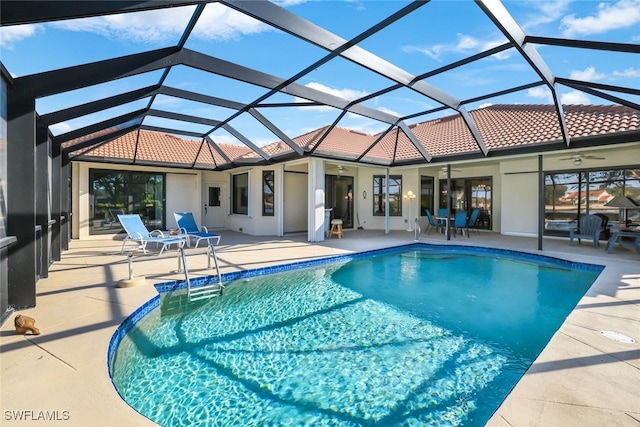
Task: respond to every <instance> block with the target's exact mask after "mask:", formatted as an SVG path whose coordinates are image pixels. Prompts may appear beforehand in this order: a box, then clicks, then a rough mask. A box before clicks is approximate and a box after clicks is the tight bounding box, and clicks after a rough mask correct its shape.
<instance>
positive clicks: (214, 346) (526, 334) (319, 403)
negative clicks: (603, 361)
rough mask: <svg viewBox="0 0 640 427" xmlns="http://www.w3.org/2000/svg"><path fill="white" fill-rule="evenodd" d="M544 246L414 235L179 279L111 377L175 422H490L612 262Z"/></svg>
mask: <svg viewBox="0 0 640 427" xmlns="http://www.w3.org/2000/svg"><path fill="white" fill-rule="evenodd" d="M535 260H540V261H541V262H533V261H532V257H531V256H529V257H526V258H519V257H517V256H511V255H508V256H507V255H505V254H494V255H488V254H486V253H485V254H483V256H478V255H477V254H476V253H474V252H473V250H471V249H460V248H457V249H456V248H438V249H437V251H434V250H408V251H404V252H397V253H392V254H383V255H378V256H373V257H366V258H358V259H354V260H351V261H342V262H338V263H333V264H326V265H322V266H319V267H315V268H313V269H301V270H297V271H292V272H286V273H278V274H270V275H266V276H262V277H254V278H251V279H243V280H239V281H237V282H235V283H233V284H231V285H230V286H228V287H227V289H226V290H225V293H224V295H223V296H222V297H218V298H213V299H211V300H208V301H204V302H197V303H191V304H187V303H186V298H185V295H184V292H183V291H177V292H169V293H165V294H163V295H162V296H161V298H160V301H159V306H158V307H157V308H156V309H154V310H151V311H150V312H149V314H147V315H146V316H145V317H144V318H143V319H142V320H141V321H139V322H137V323H136V324H135V326H134V327H133V328H132V329H131V330H129V332H128V333H127V334H126V335H125V336H124V337H123V338H122V340H121V341H120V342H119V345H118V347H117V350H115V352H114V354H113V357H112V360H111V375H112V380H113V383H114V385H115V386H116V388H117V390H118V392H119V393H120V395H121V396H122V397H123V398H124V400H125V401H126V402H127V403H128V404H129V405H131V406H132V407H133V408H134V409H135V410H137V411H138V412H140V413H141V414H143V415H145V416H146V417H148V418H150V419H151V420H153V421H155V422H157V423H158V424H160V425H165V426H183V425H184V426H191V425H212V426H214V425H220V426H241V425H242V426H248V425H251V426H263V425H264V426H266V425H269V426H276V425H282V426H285V425H286V426H299V425H300V426H302V425H307V426H325V425H326V426H360V425H363V426H369V425H372V426H373V425H379V426H396V425H397V426H412V425H452V426H457V425H464V426H480V425H484V424H485V423H486V421H487V420H488V419H489V418H490V417H491V415H492V414H493V412H494V411H495V410H496V409H497V407H498V406H499V405H500V403H501V402H502V400H504V398H505V397H506V395H507V394H508V393H509V391H510V390H511V388H512V387H513V386H514V385H515V383H516V382H517V381H518V380H519V379H520V377H521V376H522V374H523V373H524V372H525V371H526V369H527V368H528V367H529V365H530V364H531V363H532V362H533V360H534V359H535V358H536V356H537V355H538V354H539V353H540V351H541V350H542V349H543V347H544V346H545V344H546V343H547V342H548V341H549V339H550V338H551V336H552V335H553V334H554V332H555V331H556V330H557V329H558V327H559V326H560V325H561V324H562V322H563V321H564V319H565V318H566V316H567V315H568V313H570V312H571V310H572V309H573V307H574V306H575V305H576V303H577V301H578V300H579V299H580V298H581V297H582V295H583V294H584V293H585V292H586V290H587V289H588V288H589V286H590V285H591V284H592V283H593V281H594V280H595V278H596V277H597V275H598V274H599V271H600V270H599V269H597V268H586V267H585V268H583V267H580V266H578V265H571V264H568V263H563V262H559V261H555V260H551V259H549V260H543V259H542V258H540V257H536V258H535ZM589 267H593V266H589Z"/></svg>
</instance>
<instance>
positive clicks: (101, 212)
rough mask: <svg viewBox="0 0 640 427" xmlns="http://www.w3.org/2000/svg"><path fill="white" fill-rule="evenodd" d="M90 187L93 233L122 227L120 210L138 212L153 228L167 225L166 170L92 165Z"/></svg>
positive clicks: (124, 212) (109, 231)
mask: <svg viewBox="0 0 640 427" xmlns="http://www.w3.org/2000/svg"><path fill="white" fill-rule="evenodd" d="M89 188H90V190H89V192H90V201H91V202H90V203H91V204H90V206H89V209H90V212H89V217H90V225H89V234H113V233H118V232H119V231H122V227H121V226H120V223H119V222H118V214H138V215H140V217H141V218H142V221H143V222H144V224H145V225H146V226H147V227H148V228H149V229H156V228H158V229H163V228H165V227H164V225H165V210H164V200H165V197H166V196H165V175H164V174H159V173H146V172H132V171H118V170H98V169H91V170H90V171H89Z"/></svg>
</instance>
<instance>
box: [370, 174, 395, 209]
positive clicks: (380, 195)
mask: <svg viewBox="0 0 640 427" xmlns="http://www.w3.org/2000/svg"><path fill="white" fill-rule="evenodd" d="M389 181H390V183H389V216H390V217H391V216H394V217H395V216H400V217H401V216H402V175H389ZM392 182H393V184H392ZM386 188H387V186H386V175H373V191H372V193H373V194H372V197H371V199H372V204H373V216H385V215H386V207H387V206H386V203H387V198H386V193H385V191H386ZM392 188H397V191H394V190H392ZM392 191H394V192H393V193H392Z"/></svg>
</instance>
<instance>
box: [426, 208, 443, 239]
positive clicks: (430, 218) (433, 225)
mask: <svg viewBox="0 0 640 427" xmlns="http://www.w3.org/2000/svg"><path fill="white" fill-rule="evenodd" d="M425 214H426V215H427V219H428V221H429V222H427V226H426V227H425V229H424V233H425V234H429V232H430V231H431V229H432V228H435V229H436V230H438V231H440V227H442V223H441V222H440V221H436V220H435V219H433V215H432V214H431V211H430V210H429V209H425Z"/></svg>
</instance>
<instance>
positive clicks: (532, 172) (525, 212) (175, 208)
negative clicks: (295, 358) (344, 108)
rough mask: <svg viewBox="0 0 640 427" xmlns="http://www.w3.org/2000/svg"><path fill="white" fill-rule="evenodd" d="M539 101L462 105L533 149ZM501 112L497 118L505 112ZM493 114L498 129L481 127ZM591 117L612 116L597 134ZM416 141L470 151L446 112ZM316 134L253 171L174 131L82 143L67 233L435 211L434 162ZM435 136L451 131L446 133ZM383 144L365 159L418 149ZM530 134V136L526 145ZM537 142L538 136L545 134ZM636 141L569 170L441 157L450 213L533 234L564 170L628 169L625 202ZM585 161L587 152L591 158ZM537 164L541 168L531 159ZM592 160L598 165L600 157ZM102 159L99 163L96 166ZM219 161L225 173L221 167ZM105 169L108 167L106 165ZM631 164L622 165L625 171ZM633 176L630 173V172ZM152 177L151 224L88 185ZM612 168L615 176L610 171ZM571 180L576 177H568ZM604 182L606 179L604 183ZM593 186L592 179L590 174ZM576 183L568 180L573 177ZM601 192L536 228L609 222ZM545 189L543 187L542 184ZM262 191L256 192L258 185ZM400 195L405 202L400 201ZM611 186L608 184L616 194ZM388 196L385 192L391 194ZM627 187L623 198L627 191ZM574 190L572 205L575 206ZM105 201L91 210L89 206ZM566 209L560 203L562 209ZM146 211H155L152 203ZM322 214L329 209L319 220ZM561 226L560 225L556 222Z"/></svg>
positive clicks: (491, 136) (247, 153)
mask: <svg viewBox="0 0 640 427" xmlns="http://www.w3.org/2000/svg"><path fill="white" fill-rule="evenodd" d="M550 110H551V107H549V106H516V107H513V108H511V107H510V108H506V107H505V106H495V107H488V108H485V109H483V110H478V111H474V112H471V114H472V116H473V117H474V120H475V121H476V122H477V123H478V127H479V128H480V129H481V130H482V131H483V132H484V131H485V130H486V132H487V133H486V135H484V134H483V137H484V140H485V141H486V143H487V144H488V145H490V146H491V147H494V148H495V147H505V148H508V147H515V146H518V147H522V146H525V145H527V144H531V145H534V144H535V145H536V146H537V147H540V146H541V145H543V144H545V143H553V142H556V141H557V140H558V139H559V138H560V135H559V130H558V129H557V124H556V123H555V121H554V119H553V115H552V112H551V111H550ZM566 110H567V112H568V114H569V116H568V117H569V119H568V120H567V123H568V127H569V128H570V129H572V130H573V131H574V132H575V133H574V134H572V135H571V136H572V138H575V139H579V138H584V137H589V136H591V137H592V136H593V135H594V133H598V132H600V133H601V134H602V135H603V136H606V134H607V133H609V132H611V131H614V132H619V131H621V132H626V131H634V130H635V129H638V113H637V112H635V111H634V110H631V109H626V108H621V107H601V106H598V107H594V106H571V107H566ZM507 117H508V120H507V119H506V118H507ZM496 121H498V122H500V121H502V123H501V126H499V127H496V126H495V125H491V123H495V122H496ZM532 122H536V123H537V126H536V130H537V132H538V133H537V134H535V135H534V136H532V135H531V133H530V132H531V131H530V129H529V128H530V126H528V125H527V124H528V123H532ZM600 122H606V123H617V124H618V126H619V127H617V128H614V127H611V126H609V127H608V128H607V130H606V131H604V130H602V129H603V126H601V123H600ZM412 131H413V132H415V134H416V135H418V137H419V139H420V142H421V143H422V144H423V147H424V148H425V149H426V150H428V151H429V152H430V153H432V155H433V156H434V158H435V157H436V156H437V155H445V154H451V153H455V152H460V153H464V152H465V150H468V151H475V150H477V147H476V146H475V145H474V144H473V141H472V140H471V139H470V138H469V137H468V135H466V134H465V128H464V125H463V123H462V121H461V120H459V119H457V118H456V117H455V116H451V117H445V118H441V119H437V120H434V121H430V122H424V123H419V124H416V125H414V126H412ZM322 132H326V129H325V128H323V129H318V130H317V131H313V132H309V133H308V134H305V135H302V136H300V137H298V138H294V141H295V142H296V144H298V146H300V147H301V148H302V149H303V150H305V151H309V150H311V149H314V150H315V153H318V151H323V152H325V153H327V154H329V153H330V154H331V157H327V158H326V159H321V158H317V157H301V158H294V159H292V160H283V161H281V162H278V163H275V164H264V163H265V162H262V163H260V162H256V164H255V165H254V166H248V165H242V166H237V167H234V165H233V163H234V162H235V161H236V160H237V159H246V158H251V157H253V158H258V156H257V155H256V153H255V152H253V151H252V150H250V149H249V148H247V147H240V146H234V145H224V144H216V145H215V149H212V148H211V146H210V145H208V144H206V143H204V142H203V141H194V140H188V139H180V138H177V137H175V136H173V135H169V134H164V133H158V132H152V131H144V130H140V131H136V132H131V133H128V134H126V135H124V136H122V137H120V138H117V139H115V140H113V141H111V142H109V143H106V144H103V145H100V146H99V147H97V148H94V149H91V150H82V151H81V152H80V153H78V154H77V155H74V156H72V166H73V168H72V182H73V187H72V193H73V194H74V195H77V197H74V198H73V207H72V210H73V212H74V215H73V220H72V236H73V238H79V239H90V238H92V236H101V235H103V234H105V233H106V234H115V233H117V232H119V231H121V230H120V229H119V227H116V228H114V227H113V224H112V223H111V222H109V218H108V216H107V211H106V207H105V206H107V205H109V206H112V207H114V208H124V209H125V210H126V211H129V212H133V211H136V212H138V213H139V214H140V215H141V216H142V217H143V218H146V219H147V220H149V221H152V223H153V226H154V227H156V228H163V229H171V228H175V227H176V224H175V221H174V219H173V215H172V213H173V212H179V211H191V212H194V214H195V216H196V218H197V219H198V220H199V222H200V223H201V224H203V225H206V226H208V227H210V228H214V229H227V230H234V231H238V232H242V233H247V234H250V235H256V236H259V235H266V236H283V235H285V234H287V233H307V236H308V240H309V241H321V240H323V239H324V238H325V234H326V230H327V228H328V227H327V224H326V221H328V220H329V219H331V218H340V219H343V220H345V228H346V229H350V228H351V229H354V228H357V227H358V226H360V227H363V228H365V229H374V230H380V231H381V232H385V231H388V230H406V229H412V227H413V224H414V222H415V219H416V218H418V220H419V222H420V223H421V224H424V223H425V221H426V216H425V209H430V210H431V211H432V212H435V211H436V209H438V208H446V197H444V198H443V197H442V194H443V192H446V178H447V174H446V171H443V164H442V163H440V164H438V163H436V164H434V165H431V164H411V163H408V164H407V165H406V166H396V167H384V166H382V165H376V164H373V163H371V164H366V163H363V162H356V161H354V160H355V158H356V157H357V156H362V154H363V152H364V150H365V149H366V147H369V146H370V145H371V143H372V141H374V140H376V139H377V138H379V135H366V134H363V133H360V132H354V131H351V130H349V129H343V128H334V129H333V130H331V131H330V132H329V133H328V135H327V136H326V137H325V138H324V139H323V140H322V141H320V142H318V140H319V135H321V134H322ZM446 132H450V134H447V133H446ZM436 137H437V138H442V139H443V140H445V141H446V143H444V144H435V143H433V144H432V142H431V141H432V140H433V138H436ZM384 138H386V139H387V140H388V141H387V142H388V143H387V144H385V141H384V139H383V143H381V144H378V145H377V146H376V147H375V148H374V149H373V150H371V151H369V152H367V153H366V154H365V156H364V157H369V158H371V159H378V160H385V161H387V160H389V159H391V158H392V157H393V156H395V157H393V158H394V160H396V162H398V160H400V161H402V160H404V161H407V162H412V161H415V159H416V158H417V157H419V156H420V153H419V152H418V150H416V149H415V147H414V146H413V145H412V144H411V142H410V141H409V140H408V139H407V138H404V139H403V138H402V137H400V138H396V137H394V136H389V135H387V136H385V137H384ZM535 138H539V139H540V140H536V139H535ZM545 138H546V139H545ZM638 145H639V142H632V143H626V144H619V145H607V146H602V147H598V148H597V149H592V150H591V151H590V153H593V152H595V153H597V154H598V156H597V157H598V159H596V160H590V159H585V160H584V161H583V162H581V163H580V164H579V165H576V164H574V163H575V162H570V161H567V154H566V153H564V152H557V151H554V152H549V153H532V154H528V155H527V154H519V155H512V156H504V157H496V158H491V157H489V158H485V159H474V160H472V161H464V160H461V161H460V162H455V163H453V162H452V163H451V164H450V167H451V169H452V171H451V175H450V178H451V179H452V198H451V199H452V200H451V203H452V204H451V207H450V208H451V209H452V210H454V211H455V210H459V209H464V210H467V211H470V210H471V209H472V208H474V207H478V208H481V209H482V212H483V215H484V217H483V218H484V219H483V223H482V224H479V226H480V228H482V229H485V230H487V231H493V232H499V233H502V234H508V235H520V236H536V235H537V233H538V224H539V221H540V219H539V213H538V212H539V210H540V209H539V200H538V197H537V194H538V187H539V180H540V174H542V175H545V174H546V175H547V176H551V175H553V174H559V175H562V176H563V175H566V174H577V173H583V174H584V173H591V174H592V175H593V174H596V173H600V174H602V173H605V174H606V173H609V172H607V171H611V170H614V171H618V172H619V173H618V172H616V173H618V175H619V176H627V177H628V179H627V180H626V181H624V186H625V188H627V189H628V194H629V195H630V196H631V197H640V195H639V194H635V193H634V191H636V190H634V189H638V188H639V187H640V185H638V184H637V183H638V182H640V181H636V180H637V178H638V177H637V176H636V177H635V178H633V176H634V173H635V174H637V173H638V168H639V167H640V150H639V147H638ZM263 150H264V151H265V152H268V153H270V154H274V153H281V154H282V153H284V154H286V153H287V152H291V151H292V150H291V148H289V147H288V146H287V145H286V144H284V143H283V142H282V141H279V142H276V143H273V144H270V145H267V146H265V147H263ZM594 157H595V156H594ZM540 158H541V160H542V165H541V169H539V168H540V165H539V160H540ZM600 159H602V160H600ZM102 160H105V161H108V162H103V161H102ZM225 163H226V167H228V168H227V169H224V170H215V169H220V166H221V165H223V164H225ZM109 171H110V172H109ZM624 171H631V172H624ZM634 171H635V172H634ZM108 172H109V173H112V174H119V173H124V172H127V173H133V174H139V175H144V174H149V176H153V175H154V174H159V175H160V176H162V177H163V180H164V181H163V189H162V194H161V195H157V196H156V197H155V198H154V200H160V202H156V204H159V205H162V207H161V209H160V210H158V211H157V215H154V216H153V218H152V219H150V215H149V214H148V212H147V210H148V209H149V208H148V207H146V206H145V211H142V210H139V209H138V210H136V208H134V206H133V205H134V203H132V202H131V199H133V198H135V196H134V195H130V196H129V199H128V200H127V201H126V203H125V202H122V201H120V202H118V200H115V199H114V200H112V201H111V202H109V201H105V200H102V202H101V201H100V197H102V198H103V199H104V197H105V196H104V195H102V196H100V195H99V194H97V193H99V192H98V190H97V188H98V184H96V182H97V179H96V178H94V175H95V174H97V173H99V174H102V175H105V174H107V173H108ZM616 173H614V175H615V174H616ZM387 176H389V177H390V178H389V181H390V182H392V183H393V184H394V185H392V188H391V189H390V191H389V193H390V196H391V198H392V200H389V206H390V207H393V206H394V203H395V204H396V205H397V207H395V208H394V209H391V212H390V214H389V216H386V215H384V209H382V210H381V209H379V208H380V206H381V204H382V205H385V204H386V203H387V201H386V200H384V188H380V185H381V183H383V181H385V179H386V177H387ZM576 179H578V178H576ZM607 179H608V180H610V178H607ZM594 182H595V181H594ZM576 185H577V184H576ZM593 185H598V186H602V188H596V189H590V190H588V192H587V191H586V190H585V189H584V188H583V189H582V190H581V191H569V189H570V188H569V187H566V188H567V191H565V192H564V193H563V194H562V195H561V196H560V197H557V198H556V200H557V202H556V203H554V204H553V207H551V208H549V206H547V208H546V210H548V211H549V212H548V213H547V214H546V215H545V216H546V218H545V219H546V220H547V221H545V224H548V225H549V234H551V235H553V231H554V230H555V228H554V226H553V224H554V221H556V222H558V221H560V222H562V223H563V224H568V223H570V222H571V221H575V220H576V219H577V215H578V214H579V213H585V212H586V211H587V210H588V209H598V210H599V211H603V210H604V211H605V212H606V213H609V214H611V215H612V219H614V220H615V219H616V218H615V217H616V216H617V210H616V209H615V208H609V209H607V208H605V207H603V205H604V203H606V201H607V200H609V199H610V198H611V197H613V195H612V193H611V192H610V191H616V190H615V188H622V184H621V185H619V186H617V187H616V186H613V187H611V188H608V187H607V185H608V184H606V183H604V182H603V183H602V184H593ZM547 188H549V186H547ZM265 189H267V190H266V192H265ZM409 191H411V192H412V193H414V194H416V195H417V197H416V198H415V199H411V198H407V197H406V195H407V193H408V192H409ZM618 191H619V190H618ZM394 192H395V193H394ZM632 193H634V194H632ZM578 197H581V198H582V200H583V201H582V203H581V207H576V206H577V202H578ZM101 203H102V205H104V206H103V207H102V208H100V207H99V205H100V204H101ZM567 206H571V209H568V210H567ZM152 210H153V211H154V212H155V210H156V208H153V209H152ZM326 211H329V213H328V215H325V214H326V213H327V212H326ZM562 229H564V230H565V231H566V229H567V226H565V227H563V228H562Z"/></svg>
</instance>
